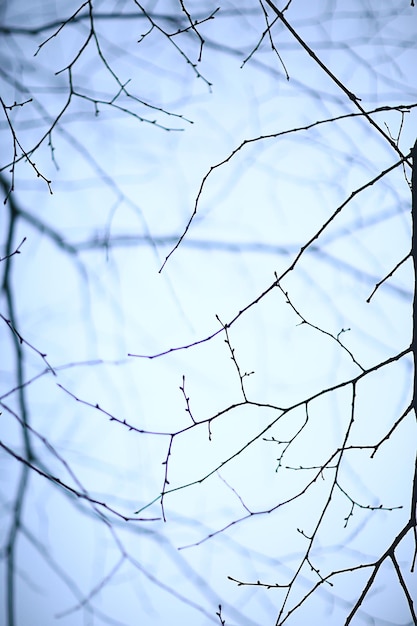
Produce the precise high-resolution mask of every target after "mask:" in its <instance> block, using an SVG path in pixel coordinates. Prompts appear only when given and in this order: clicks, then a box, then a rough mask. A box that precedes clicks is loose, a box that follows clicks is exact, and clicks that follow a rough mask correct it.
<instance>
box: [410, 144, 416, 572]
mask: <svg viewBox="0 0 417 626" xmlns="http://www.w3.org/2000/svg"><path fill="white" fill-rule="evenodd" d="M411 157H412V159H413V169H412V174H411V223H412V229H413V232H412V240H411V256H412V259H413V267H414V298H413V338H412V343H411V348H412V351H413V361H414V385H413V400H412V406H413V409H414V415H415V416H416V417H417V286H416V284H417V139H416V141H415V143H414V146H413V147H412V148H411ZM416 509H417V458H416V468H415V472H414V480H413V491H412V497H411V513H410V523H411V526H412V527H413V530H414V544H415V548H414V557H413V563H412V571H413V570H414V568H415V562H416V557H417V530H416V525H417V521H416V516H417V513H416Z"/></svg>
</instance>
